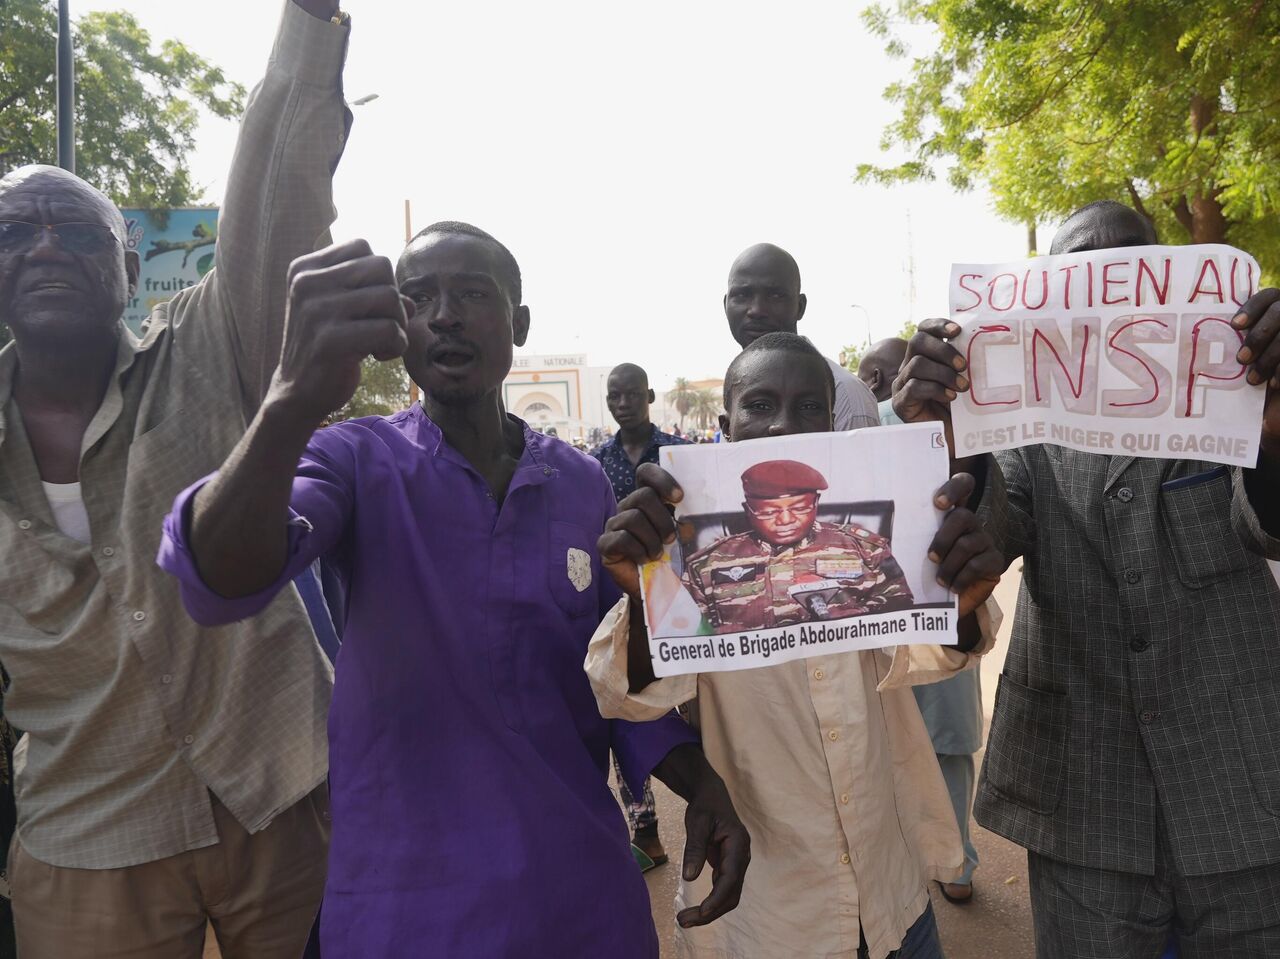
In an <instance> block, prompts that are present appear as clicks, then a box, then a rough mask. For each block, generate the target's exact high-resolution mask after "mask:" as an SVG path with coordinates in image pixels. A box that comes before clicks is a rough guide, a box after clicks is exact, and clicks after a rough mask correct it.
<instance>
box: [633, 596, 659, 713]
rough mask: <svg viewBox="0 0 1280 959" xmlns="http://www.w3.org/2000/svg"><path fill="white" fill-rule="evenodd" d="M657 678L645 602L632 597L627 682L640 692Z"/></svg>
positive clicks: (636, 691) (634, 691)
mask: <svg viewBox="0 0 1280 959" xmlns="http://www.w3.org/2000/svg"><path fill="white" fill-rule="evenodd" d="M656 678H657V677H656V676H654V674H653V657H652V656H651V655H650V654H649V627H648V624H646V623H645V621H644V604H643V603H641V602H640V600H638V599H632V600H631V620H630V622H629V623H628V633H627V682H628V684H629V686H630V687H631V692H633V693H638V692H640V690H642V689H644V688H645V687H646V686H648V685H649V684H650V683H652V682H653V681H654V680H655V679H656Z"/></svg>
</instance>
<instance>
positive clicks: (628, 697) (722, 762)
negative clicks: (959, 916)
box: [586, 333, 1000, 959]
mask: <svg viewBox="0 0 1280 959" xmlns="http://www.w3.org/2000/svg"><path fill="white" fill-rule="evenodd" d="M833 393H834V391H833V389H832V377H831V376H830V374H829V372H828V371H827V368H826V364H825V361H824V360H823V358H822V356H821V354H819V353H818V352H817V350H816V349H815V348H814V347H813V346H812V344H810V343H809V342H808V341H807V340H805V339H803V338H801V337H798V336H795V335H794V334H787V333H771V334H768V335H767V336H763V337H761V338H760V339H758V340H756V341H755V342H754V343H753V344H752V345H751V346H750V347H748V348H747V350H745V351H744V352H743V353H742V354H741V355H739V357H738V358H737V359H736V360H734V362H733V364H732V366H730V368H729V372H728V373H727V374H726V376H725V407H726V409H727V411H728V412H727V414H726V415H725V416H723V417H721V428H722V431H723V433H724V436H725V438H726V440H733V441H742V440H749V439H754V438H758V437H764V436H781V435H788V434H792V433H809V432H824V431H828V430H830V429H831V425H832V415H833V412H832V406H833ZM643 469H644V470H645V471H647V472H646V473H645V474H642V480H641V482H642V487H641V489H639V490H638V491H637V492H636V493H635V494H632V496H630V497H628V498H627V499H626V500H624V501H623V502H622V503H620V504H619V507H618V515H617V516H616V517H615V518H614V520H612V521H611V522H610V524H609V530H610V532H606V534H605V536H604V537H602V538H601V541H600V548H601V554H602V556H603V557H604V558H605V562H606V564H607V565H609V566H610V571H611V572H613V573H614V576H615V578H616V579H618V582H619V585H620V586H622V587H623V589H624V590H626V591H627V592H628V595H629V597H634V596H635V595H636V594H637V591H636V589H635V585H636V584H635V580H636V570H635V565H634V564H635V562H636V561H637V560H643V559H645V558H646V557H647V558H655V556H654V553H655V551H658V549H657V546H656V544H660V543H661V542H662V541H663V540H664V539H667V541H670V540H669V537H672V536H674V525H673V524H671V523H670V522H669V516H668V514H667V513H666V510H665V509H663V502H662V500H663V499H665V500H666V501H668V502H671V501H673V500H674V499H678V498H679V495H680V494H679V492H678V488H674V484H673V481H672V480H671V477H670V476H669V475H668V474H667V473H665V472H663V471H661V470H660V469H658V468H657V467H655V466H648V467H644V468H643ZM650 471H651V472H650ZM972 489H973V482H972V478H971V477H968V476H958V477H955V478H953V479H952V480H951V481H949V482H948V483H947V484H946V486H944V487H943V488H942V489H941V490H939V493H938V500H937V501H938V505H939V507H940V508H947V507H950V506H953V505H957V504H962V503H964V502H965V501H966V500H967V499H968V496H969V494H970V492H971V491H972ZM664 516H666V517H667V521H666V522H664V521H663V520H662V517H664ZM640 544H645V546H644V547H640ZM637 547H640V548H637ZM930 551H931V553H933V554H935V555H936V557H937V558H938V559H939V575H940V577H941V578H942V579H943V581H944V582H945V583H946V584H947V585H948V586H949V587H950V588H951V589H952V590H953V591H954V592H956V593H957V594H958V596H959V599H960V612H961V614H962V620H961V630H960V633H961V643H962V646H963V647H964V648H967V649H969V650H970V652H968V653H966V652H962V651H960V649H958V648H948V647H938V646H906V647H898V648H897V649H895V650H894V651H893V653H892V654H890V653H889V652H887V651H882V650H867V651H863V652H855V653H843V654H837V655H827V656H818V657H814V658H811V659H806V660H800V661H795V662H790V663H783V664H779V665H776V666H769V667H764V668H760V669H749V670H740V671H737V672H724V673H706V674H702V675H699V676H692V675H689V676H677V677H670V678H667V679H662V680H654V679H653V674H652V670H651V663H650V661H649V658H648V649H647V637H646V635H645V631H644V624H643V619H642V618H641V616H640V613H639V603H638V602H635V601H634V600H630V599H623V600H622V601H621V602H620V603H619V605H618V606H617V607H615V608H614V610H612V611H611V612H610V614H609V615H608V617H607V618H606V619H605V622H604V623H602V624H601V627H600V629H599V630H598V631H597V632H596V635H595V636H594V637H593V639H592V643H591V647H590V649H589V651H588V655H587V660H586V669H587V674H588V676H589V677H590V678H591V682H592V687H593V689H594V690H595V693H596V698H597V702H598V704H599V707H600V711H601V713H602V714H603V715H605V716H617V717H623V718H627V719H631V720H641V719H648V718H652V717H655V716H657V715H660V714H661V713H662V712H664V711H665V710H667V709H670V708H671V707H672V706H674V705H677V704H680V703H684V702H687V701H689V700H691V699H693V698H694V697H695V696H696V697H697V699H696V704H695V705H693V707H692V718H693V720H694V722H695V723H696V725H697V726H698V727H699V729H700V731H701V734H702V743H703V749H704V750H705V752H706V755H707V758H708V760H710V762H711V763H712V764H713V765H714V766H715V768H716V769H717V770H718V771H719V772H720V774H721V776H722V777H723V778H724V781H725V784H726V785H727V786H728V788H729V794H730V796H731V797H732V798H733V801H734V805H735V807H736V808H737V809H738V810H739V813H740V814H741V817H742V820H743V823H744V824H745V825H746V827H747V830H748V832H749V833H750V834H751V852H752V860H751V871H750V875H749V879H748V881H747V882H746V884H745V885H744V887H743V894H742V901H741V903H740V905H739V906H738V908H737V909H736V910H734V911H733V912H731V913H729V914H728V915H726V916H723V917H722V918H721V919H720V920H719V921H717V922H716V923H714V924H712V925H710V926H707V927H705V928H700V929H680V930H677V933H676V935H677V945H678V952H679V954H680V955H682V956H687V957H705V959H765V957H767V959H814V957H823V959H835V957H848V959H853V957H855V956H856V957H863V956H868V957H870V959H884V957H885V956H890V955H892V956H896V957H900V959H937V957H940V956H941V947H940V945H939V944H938V939H937V929H936V926H935V925H934V921H933V914H932V912H931V911H930V909H929V895H928V892H927V889H926V882H927V880H928V879H940V880H943V881H946V880H950V879H952V878H954V877H955V876H956V875H958V874H959V872H960V867H961V864H962V862H963V854H962V852H961V846H960V837H959V833H958V831H957V828H956V820H955V815H954V814H953V812H952V810H951V802H950V799H949V797H948V794H947V790H946V786H945V784H944V783H943V780H942V774H941V772H940V771H939V769H938V763H937V760H936V759H935V758H934V755H933V749H932V747H931V745H930V742H929V736H928V733H927V732H926V731H925V728H924V723H923V721H922V720H921V718H920V711H919V709H918V708H917V707H916V703H915V699H914V697H913V696H912V694H911V691H910V689H908V688H905V687H906V686H907V685H908V684H911V683H918V682H930V681H934V680H938V679H942V678H945V677H947V676H950V675H954V674H955V673H956V672H958V671H960V670H962V669H967V668H970V667H971V666H973V665H974V664H975V663H976V660H977V654H978V653H980V652H983V651H985V650H986V649H988V648H990V644H991V642H992V641H993V636H994V632H995V629H996V627H997V626H998V618H999V611H998V609H994V604H992V608H990V609H989V608H988V607H986V606H984V605H982V604H983V602H984V601H985V600H987V597H988V596H989V595H990V593H991V590H992V589H993V588H994V586H995V583H996V582H997V581H998V578H999V569H1000V565H999V563H1000V558H999V555H998V554H997V553H996V552H995V549H994V546H993V544H992V542H991V540H990V538H989V537H988V536H987V535H986V533H985V532H983V531H982V530H981V528H980V526H979V525H978V522H977V518H976V517H975V516H974V515H973V514H972V513H971V512H970V511H969V510H967V509H964V508H956V509H953V510H952V511H951V513H950V515H949V516H948V517H947V519H946V521H945V522H944V524H943V527H942V529H941V530H940V531H939V533H938V536H937V537H936V538H935V540H934V542H933V544H932V545H931V547H930ZM975 610H976V614H974V611H975ZM970 614H974V615H970ZM975 620H976V622H975ZM630 644H634V645H633V646H631V648H630V649H629V648H628V647H629V645H630ZM629 653H630V656H631V667H630V669H628V654H629ZM704 884H705V880H704V881H703V882H694V883H685V884H683V885H682V888H681V890H680V893H679V896H678V898H677V907H680V906H683V905H684V904H685V903H688V902H696V901H698V900H697V897H698V895H699V891H698V890H699V889H701V888H702V886H703V885H704Z"/></svg>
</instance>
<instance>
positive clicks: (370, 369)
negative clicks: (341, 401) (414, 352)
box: [330, 356, 409, 422]
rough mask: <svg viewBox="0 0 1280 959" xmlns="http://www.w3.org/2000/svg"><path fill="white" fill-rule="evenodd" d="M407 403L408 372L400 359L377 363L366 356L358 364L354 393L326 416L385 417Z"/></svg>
mask: <svg viewBox="0 0 1280 959" xmlns="http://www.w3.org/2000/svg"><path fill="white" fill-rule="evenodd" d="M408 405H409V374H408V372H406V370H405V368H404V361H403V360H398V359H397V360H390V361H388V362H386V363H380V362H379V361H377V360H375V359H374V358H373V357H372V356H366V357H365V358H364V361H363V362H362V363H361V364H360V385H359V386H358V387H356V392H355V395H354V396H352V397H351V402H349V403H348V404H347V405H346V406H344V407H343V408H342V409H340V410H338V412H336V413H334V414H333V416H331V417H330V419H331V420H333V421H334V422H337V421H339V420H354V419H356V418H357V417H360V416H388V415H390V414H392V413H395V412H396V411H397V410H402V409H404V408H405V407H407V406H408Z"/></svg>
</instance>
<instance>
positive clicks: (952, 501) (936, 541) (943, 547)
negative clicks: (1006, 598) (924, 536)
mask: <svg viewBox="0 0 1280 959" xmlns="http://www.w3.org/2000/svg"><path fill="white" fill-rule="evenodd" d="M975 485H976V484H975V482H974V479H973V477H972V476H970V475H969V474H968V473H957V474H956V475H955V476H953V477H951V479H949V480H948V481H947V482H946V483H945V484H944V485H943V486H942V488H941V489H939V490H938V492H937V495H935V496H934V498H933V502H934V505H935V506H937V507H938V509H943V510H950V512H949V513H948V514H947V518H946V519H944V520H943V521H942V526H941V527H940V528H939V529H938V533H937V535H936V536H934V538H933V542H932V543H930V544H929V559H930V560H932V561H933V562H935V563H937V564H938V583H939V584H941V585H942V586H945V587H947V589H949V590H951V592H953V593H954V594H955V595H956V598H957V599H958V601H959V605H960V615H961V617H964V616H968V615H969V614H970V613H972V612H973V611H974V610H975V609H977V608H978V607H979V606H981V605H982V604H983V603H984V602H986V600H987V597H988V596H990V595H991V594H992V593H993V592H994V591H995V588H996V587H997V586H998V585H999V584H1000V574H1001V573H1003V572H1004V557H1003V556H1002V555H1000V551H999V550H998V549H996V544H995V542H994V541H993V540H992V539H991V534H990V533H988V532H987V530H986V527H985V526H983V525H982V522H981V520H979V519H978V517H977V516H976V515H975V514H974V513H973V511H972V510H970V509H968V508H967V507H966V506H964V505H963V504H965V503H967V502H968V501H969V497H971V496H972V495H973V490H974V486H975Z"/></svg>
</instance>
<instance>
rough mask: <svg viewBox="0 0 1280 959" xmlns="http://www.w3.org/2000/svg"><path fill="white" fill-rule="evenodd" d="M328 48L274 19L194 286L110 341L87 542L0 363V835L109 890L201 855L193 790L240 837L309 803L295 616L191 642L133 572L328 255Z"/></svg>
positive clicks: (148, 576) (306, 687)
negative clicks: (2, 728) (297, 283)
mask: <svg viewBox="0 0 1280 959" xmlns="http://www.w3.org/2000/svg"><path fill="white" fill-rule="evenodd" d="M347 35H348V30H347V29H346V28H345V27H338V26H335V25H333V24H331V23H329V22H327V21H324V20H318V19H316V18H315V17H312V16H311V15H310V14H308V13H306V12H305V11H304V10H302V9H301V8H300V7H298V6H297V5H296V4H295V3H287V4H285V10H284V15H283V20H282V24H281V29H280V32H279V35H278V36H277V38H276V43H275V47H274V49H273V51H272V55H271V62H270V64H269V66H268V69H267V74H266V78H265V79H264V80H263V82H262V83H261V84H260V85H259V86H258V88H257V89H256V90H255V92H254V95H253V97H251V98H250V106H249V109H248V111H247V113H246V114H245V118H244V122H243V125H242V128H241V133H240V140H239V144H238V147H237V150H236V159H235V163H234V164H233V167H232V170H231V173H230V175H229V176H228V181H227V195H226V199H225V202H224V204H223V207H222V215H221V219H220V221H219V224H218V228H219V236H218V244H217V247H216V250H215V253H214V257H215V259H214V263H215V269H214V270H213V271H211V272H210V273H209V274H208V275H207V276H206V277H205V278H204V280H203V281H202V282H201V283H199V284H198V285H197V286H195V287H192V288H189V289H187V290H184V291H182V292H181V293H179V294H178V295H177V296H176V297H175V298H174V299H173V300H172V301H170V302H169V303H168V304H165V305H162V306H160V307H157V309H156V310H155V312H153V313H152V315H151V317H150V319H149V321H148V326H147V332H146V335H145V336H144V337H143V338H142V339H141V340H139V339H137V338H136V337H134V336H133V335H132V334H131V333H129V332H128V331H127V330H124V331H122V332H121V336H120V342H119V347H118V352H117V356H116V364H115V370H114V373H113V375H112V377H111V381H110V384H109V386H108V390H107V394H106V396H105V397H104V399H103V401H102V405H101V407H100V408H99V410H98V412H97V414H96V416H95V417H94V419H93V421H92V422H91V423H90V426H89V429H88V432H87V434H86V436H85V437H84V441H83V444H82V449H83V453H82V455H81V459H80V487H81V495H82V497H83V503H84V509H85V512H86V514H87V516H88V519H89V530H88V532H89V536H88V537H87V538H88V540H89V542H87V543H82V542H78V541H77V540H76V539H75V538H72V537H71V536H68V535H65V534H64V533H63V532H62V531H61V530H60V529H59V527H58V519H57V516H56V515H55V512H54V509H53V508H51V505H50V501H49V499H48V498H47V497H46V494H45V490H44V487H43V486H42V484H41V479H40V473H39V470H38V469H37V467H36V462H35V457H34V455H33V454H32V452H31V445H30V443H29V442H28V439H27V436H26V433H25V432H24V430H23V421H22V415H21V413H20V411H19V410H18V409H17V406H16V405H15V404H14V402H13V400H12V390H13V382H14V377H15V375H16V374H17V365H18V364H17V353H16V352H15V350H14V346H13V344H10V345H9V346H8V347H7V348H6V349H5V350H4V351H3V353H0V662H2V663H3V664H4V668H5V670H6V671H7V672H8V674H9V675H10V677H11V679H12V685H11V686H10V688H9V689H8V691H7V693H6V695H5V702H4V708H5V712H6V713H7V714H8V718H9V719H10V720H11V721H12V722H13V724H14V725H15V726H16V727H17V728H19V729H23V730H25V731H26V732H27V733H28V736H29V739H28V746H27V757H26V765H25V767H24V768H23V769H22V771H21V773H20V774H19V775H18V776H17V782H16V790H17V802H18V837H19V839H20V840H21V842H22V845H23V847H24V848H25V849H26V851H27V852H29V853H30V854H31V855H32V856H33V857H35V858H36V859H39V860H41V861H43V862H46V863H49V864H51V865H55V866H63V867H70V868H80V869H108V868H118V867H125V866H130V865H135V864H137V863H142V862H150V861H153V860H156V859H162V858H165V857H167V856H172V855H176V854H178V853H180V852H183V851H185V850H189V849H196V848H199V847H202V846H210V845H213V844H214V843H216V842H217V841H218V833H217V829H216V828H215V825H214V819H213V809H212V806H211V804H210V799H209V793H210V791H212V792H213V793H214V794H215V795H216V796H217V797H218V799H219V800H220V801H221V802H222V804H223V805H224V806H225V807H226V808H227V809H228V810H229V811H230V812H231V813H232V814H233V815H234V816H235V817H236V819H237V820H238V821H239V822H240V823H241V824H242V825H243V826H244V827H245V828H247V829H249V830H250V831H256V830H259V829H261V828H263V827H264V826H266V825H267V824H268V823H269V822H270V821H271V820H272V818H274V817H275V815H276V814H277V813H279V812H281V811H283V810H284V809H287V808H288V807H289V806H291V805H293V804H294V803H295V802H297V801H298V800H300V799H302V798H303V797H305V796H306V795H307V794H308V793H309V792H311V790H312V789H314V788H315V787H316V786H317V785H318V784H319V783H321V782H323V781H324V777H325V770H326V766H327V749H326V743H325V729H324V723H325V713H326V711H327V708H328V700H329V692H330V688H331V672H330V670H329V666H328V664H327V663H326V662H325V659H324V655H323V654H322V653H321V651H320V649H319V647H318V646H317V645H316V641H315V637H314V636H313V635H312V633H311V630H310V627H309V626H308V625H307V618H306V614H305V612H304V611H303V609H302V605H301V603H300V602H299V601H298V598H297V595H296V594H295V593H292V591H290V593H289V594H287V595H284V596H281V597H280V599H279V601H278V602H276V603H274V604H272V606H271V607H270V608H269V609H267V610H266V611H265V612H264V614H263V615H262V616H261V617H260V618H259V619H258V620H257V621H255V622H253V623H243V624H237V625H235V626H230V627H227V628H225V629H220V630H214V631H210V630H204V629H200V628H198V627H197V626H196V625H195V624H194V623H192V622H191V620H190V618H189V617H188V616H187V615H186V613H184V612H183V610H182V606H181V603H180V601H179V599H178V590H177V589H176V588H175V584H174V583H173V582H172V580H170V579H169V578H168V577H166V576H165V575H164V574H163V573H162V572H161V571H160V570H159V569H157V568H156V565H155V556H156V549H157V548H158V546H159V542H160V527H161V523H162V521H163V518H164V511H165V509H166V507H167V506H168V504H170V503H171V502H172V501H173V497H174V496H175V495H176V494H177V493H178V492H179V491H181V490H182V488H183V487H184V486H186V485H188V484H189V483H191V482H192V481H193V480H194V479H196V478H197V477H200V476H202V475H204V474H206V473H208V472H209V471H210V470H212V469H214V468H216V467H217V465H218V464H219V463H220V462H221V461H222V460H223V459H224V458H225V457H226V456H227V454H228V453H230V451H231V450H232V449H233V448H234V447H235V444H236V443H237V442H238V441H239V439H240V437H241V435H242V434H243V432H244V426H245V423H246V422H247V419H248V418H250V417H252V415H253V411H254V409H255V408H256V406H257V403H258V402H259V400H260V398H261V396H262V395H263V393H264V392H265V390H266V387H267V384H268V383H269V381H270V377H271V372H272V370H273V369H274V367H275V365H276V362H277V360H278V358H279V355H280V335H281V328H282V325H283V316H284V299H285V294H286V289H285V283H284V277H285V275H286V273H287V270H288V266H289V263H290V261H291V260H292V259H293V258H294V257H296V256H299V255H301V254H302V253H305V252H307V251H309V250H311V249H314V247H315V246H316V244H317V242H319V243H321V244H323V243H327V242H328V240H327V229H328V224H329V223H330V222H331V220H332V218H333V199H332V190H331V179H332V172H333V168H334V166H335V165H336V164H337V162H338V158H339V154H340V149H339V148H338V146H337V135H338V132H339V131H340V130H342V129H344V127H345V122H346V119H345V118H346V112H345V108H344V104H343V99H342V89H341V85H340V82H339V78H340V76H341V70H342V63H343V59H344V57H345V54H346V45H347Z"/></svg>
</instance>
